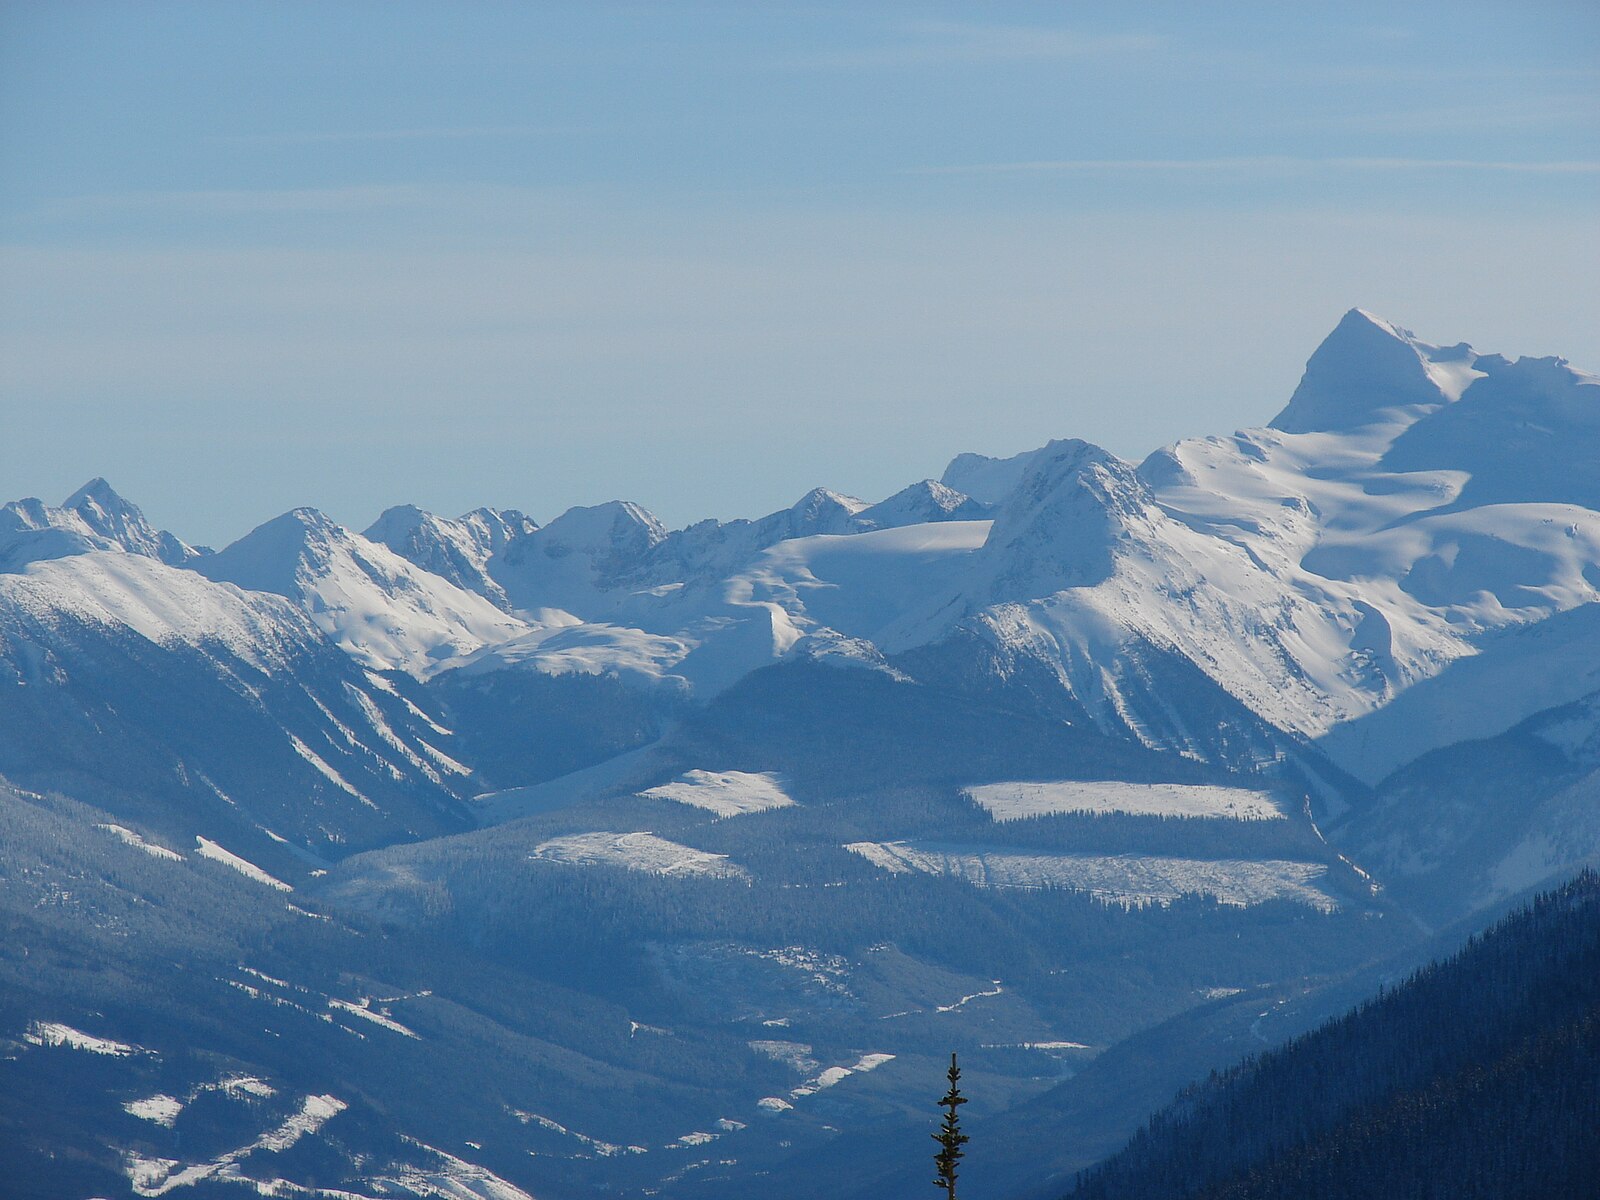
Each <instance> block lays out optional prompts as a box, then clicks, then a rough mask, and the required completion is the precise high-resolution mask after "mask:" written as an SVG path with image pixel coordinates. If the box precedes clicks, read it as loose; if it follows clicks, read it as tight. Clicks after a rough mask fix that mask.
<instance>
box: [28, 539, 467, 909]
mask: <svg viewBox="0 0 1600 1200" xmlns="http://www.w3.org/2000/svg"><path fill="white" fill-rule="evenodd" d="M0 678H3V679H4V680H5V681H6V686H4V687H0V727H3V728H4V729H6V730H7V731H9V732H8V735H7V736H5V737H0V772H4V773H5V774H7V775H9V776H11V777H12V778H13V779H14V780H16V781H17V782H19V783H22V784H23V785H24V786H29V787H33V788H36V789H53V790H59V791H63V792H67V793H69V794H72V795H75V796H78V797H80V798H83V799H87V800H90V801H92V802H94V803H96V804H99V805H101V806H103V807H105V808H107V809H108V810H110V811H112V812H114V813H116V814H118V815H119V816H124V817H127V818H129V819H134V820H138V821H141V822H143V823H145V824H146V825H147V826H148V827H150V828H152V829H154V830H156V831H157V832H159V833H161V834H163V835H166V836H168V837H171V838H173V839H175V841H176V842H178V843H179V844H181V845H182V846H186V847H193V846H194V844H195V839H196V838H197V837H202V836H203V837H207V838H209V839H212V840H213V841H215V842H217V843H219V844H221V845H223V846H226V847H227V848H229V850H230V851H232V852H234V853H237V854H241V855H243V856H245V857H246V858H248V859H249V860H250V861H252V862H255V863H258V864H260V865H262V866H264V867H265V868H266V869H267V870H268V872H269V873H271V874H274V875H277V876H280V877H290V878H293V877H295V876H298V875H300V874H303V873H304V872H305V871H306V870H307V869H308V863H309V865H315V864H316V862H317V861H318V859H319V857H337V856H339V855H341V854H344V853H348V852H349V850H350V849H352V848H355V847H361V846H372V845H378V844H384V843H387V842H391V841H394V840H397V839H401V838H414V837H419V836H429V835H432V834H437V833H440V832H445V831H449V830H452V829H457V828H460V827H461V825H462V824H463V823H464V821H465V819H466V818H465V813H464V810H463V809H462V808H461V806H460V802H459V799H458V794H459V791H460V789H461V785H462V782H463V780H464V776H465V774H466V770H465V768H463V767H462V766H461V765H460V764H459V763H457V762H456V761H455V760H454V759H453V758H452V757H451V755H450V753H449V751H448V749H447V747H448V746H449V745H450V736H449V733H448V731H447V730H445V729H444V728H443V727H442V726H439V725H438V724H437V723H436V722H435V721H433V720H432V719H431V718H429V717H428V715H427V714H426V712H425V711H424V710H423V709H421V708H420V707H418V704H417V701H418V700H421V699H422V697H421V696H420V695H417V696H416V698H415V699H412V698H409V697H408V696H407V695H406V694H405V692H406V691H407V690H411V689H409V688H407V687H406V686H405V685H403V684H401V683H400V682H399V681H396V680H390V679H386V678H384V677H381V676H377V675H373V674H369V673H368V672H365V671H363V670H362V669H360V668H359V667H358V666H356V664H355V663H353V662H352V661H351V659H350V658H349V656H347V655H345V654H343V653H341V652H340V651H338V650H337V649H335V648H334V647H333V646H331V645H329V644H328V643H327V641H326V640H325V639H324V638H323V636H322V635H321V633H320V632H319V631H318V630H317V629H316V627H315V626H314V625H313V624H312V622H311V620H310V619H309V618H308V617H307V616H306V615H305V614H304V613H302V612H301V611H300V610H299V609H297V608H296V607H294V606H293V605H292V604H290V603H289V602H288V601H287V600H285V599H282V598H280V597H277V596H271V595H265V594H262V593H252V592H244V591H241V590H240V589H238V588H236V587H233V586H231V585H227V584H216V583H212V582H210V581H208V580H206V579H204V578H202V577H201V576H200V575H198V574H196V573H195V572H193V571H188V570H181V569H177V568H173V567H167V566H164V565H162V564H161V563H159V562H156V561H155V560H153V559H149V558H144V557H141V556H138V555H133V554H125V553H113V552H99V553H93V554H83V555H76V556H73V557H70V558H64V559H60V560H56V561H51V562H43V563H35V564H32V565H30V566H29V567H28V568H27V569H26V570H25V571H24V572H22V573H20V574H12V575H0ZM297 855H298V857H297ZM306 856H310V857H309V859H308V858H307V857H306Z"/></svg>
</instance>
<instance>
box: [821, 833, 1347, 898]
mask: <svg viewBox="0 0 1600 1200" xmlns="http://www.w3.org/2000/svg"><path fill="white" fill-rule="evenodd" d="M845 849H846V850H849V851H851V852H852V853H855V854H859V855H861V857H863V858H865V859H866V860H867V861H868V862H871V863H873V864H875V865H876V866H879V867H882V868H883V869H884V870H886V871H889V872H891V873H895V874H906V873H909V872H913V871H920V872H922V873H924V874H927V875H953V876H956V877H957V878H960V879H965V880H966V881H967V882H969V883H971V884H972V885H973V886H974V887H995V888H1043V887H1062V888H1073V889H1076V890H1079V891H1085V892H1088V893H1090V894H1091V895H1093V896H1095V897H1097V898H1098V899H1101V900H1104V901H1107V902H1108V903H1112V904H1120V905H1122V906H1123V907H1125V908H1141V907H1144V906H1145V905H1149V904H1161V905H1166V904H1171V903H1172V902H1173V901H1174V900H1176V899H1177V898H1178V897H1179V896H1183V895H1187V894H1191V893H1201V894H1203V895H1207V896H1211V897H1213V898H1215V899H1217V900H1220V901H1222V902H1223V903H1224V904H1235V905H1240V906H1245V905H1250V904H1261V903H1264V902H1265V901H1268V900H1277V899H1288V900H1294V901H1296V902H1298V903H1301V904H1305V905H1308V906H1309V907H1311V908H1315V909H1318V910H1319V911H1322V912H1331V911H1333V910H1335V909H1337V908H1338V907H1339V904H1338V901H1336V900H1335V899H1334V898H1333V897H1332V896H1330V895H1329V894H1328V893H1326V892H1324V891H1322V890H1320V889H1319V888H1318V887H1316V886H1315V881H1317V880H1319V879H1321V878H1322V877H1323V876H1325V875H1326V874H1327V873H1328V868H1327V867H1325V866H1324V865H1322V864H1321V863H1311V862H1292V861H1289V860H1285V859H1262V860H1259V861H1257V860H1247V859H1221V860H1209V859H1190V858H1166V857H1159V856H1147V855H1096V854H1048V853H1046V854H1040V853H1024V852H1018V851H1013V850H996V849H989V848H985V847H980V846H951V845H942V844H938V843H933V842H852V843H850V844H849V845H847V846H846V847H845Z"/></svg>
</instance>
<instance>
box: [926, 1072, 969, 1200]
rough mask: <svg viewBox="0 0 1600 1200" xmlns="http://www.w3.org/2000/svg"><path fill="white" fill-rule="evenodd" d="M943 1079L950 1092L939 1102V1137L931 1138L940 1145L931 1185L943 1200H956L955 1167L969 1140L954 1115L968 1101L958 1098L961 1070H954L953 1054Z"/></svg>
mask: <svg viewBox="0 0 1600 1200" xmlns="http://www.w3.org/2000/svg"><path fill="white" fill-rule="evenodd" d="M946 1077H947V1078H948V1079H949V1080H950V1090H949V1091H948V1092H946V1093H945V1094H944V1099H942V1100H940V1101H939V1106H940V1107H941V1108H943V1109H944V1124H943V1125H942V1126H941V1127H940V1129H939V1132H938V1133H935V1134H931V1135H930V1136H931V1137H932V1138H933V1140H934V1141H936V1142H938V1143H939V1153H937V1154H935V1155H934V1156H933V1161H934V1163H935V1164H936V1165H937V1166H938V1168H939V1177H938V1178H937V1179H935V1180H934V1181H933V1185H934V1186H935V1187H941V1188H943V1189H944V1191H945V1198H946V1200H956V1164H957V1163H958V1162H960V1161H961V1158H962V1156H963V1155H964V1154H965V1153H966V1151H964V1150H963V1149H962V1148H961V1147H962V1146H963V1145H964V1144H965V1143H966V1142H967V1141H968V1140H969V1139H968V1137H967V1135H966V1134H964V1133H962V1132H961V1114H960V1113H958V1112H957V1111H956V1110H957V1109H958V1108H959V1107H960V1106H961V1105H963V1104H965V1103H966V1102H967V1098H966V1097H965V1096H963V1095H962V1094H961V1089H960V1087H959V1086H958V1084H959V1082H960V1080H961V1068H960V1067H958V1066H956V1056H955V1054H954V1053H952V1054H951V1055H950V1070H949V1072H947V1076H946Z"/></svg>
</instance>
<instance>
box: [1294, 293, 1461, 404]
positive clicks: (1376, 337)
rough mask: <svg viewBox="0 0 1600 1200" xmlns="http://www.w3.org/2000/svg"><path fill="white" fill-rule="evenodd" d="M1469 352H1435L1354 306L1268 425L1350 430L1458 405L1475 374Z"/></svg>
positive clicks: (1454, 349)
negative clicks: (1389, 414) (1400, 411)
mask: <svg viewBox="0 0 1600 1200" xmlns="http://www.w3.org/2000/svg"><path fill="white" fill-rule="evenodd" d="M1476 359H1477V356H1476V355H1475V354H1474V353H1473V350H1472V347H1470V346H1468V345H1466V344H1465V343H1461V344H1459V345H1456V346H1449V347H1444V346H1435V345H1432V344H1431V343H1429V342H1424V341H1422V340H1420V339H1419V338H1418V337H1417V336H1416V335H1415V334H1414V333H1412V332H1411V331H1410V330H1409V329H1404V328H1402V327H1401V326H1399V325H1396V324H1395V323H1394V322H1392V321H1388V320H1385V319H1384V318H1383V317H1379V316H1376V315H1375V314H1373V313H1370V312H1368V311H1367V310H1365V309H1362V308H1352V309H1351V310H1350V311H1349V312H1347V313H1345V314H1344V316H1343V317H1342V318H1341V319H1340V321H1339V324H1338V325H1337V326H1335V327H1334V330H1333V332H1332V333H1330V334H1329V335H1328V336H1327V337H1326V338H1324V339H1323V340H1322V344H1321V345H1319V346H1318V347H1317V349H1316V351H1315V352H1314V353H1313V354H1312V355H1311V357H1310V359H1308V360H1307V362H1306V370H1305V374H1304V375H1303V376H1302V377H1301V379H1300V384H1299V386H1298V387H1296V388H1295V390H1294V395H1293V396H1291V397H1290V398H1289V403H1288V405H1286V406H1285V407H1284V409H1283V411H1282V412H1280V413H1279V414H1278V415H1277V416H1276V417H1274V418H1273V419H1272V421H1271V422H1270V426H1271V428H1273V429H1278V430H1282V431H1283V432H1285V433H1328V432H1339V431H1343V430H1349V429H1356V428H1359V427H1361V426H1363V425H1368V424H1371V423H1372V422H1373V421H1375V420H1377V419H1380V417H1381V414H1382V413H1383V411H1384V410H1386V409H1393V408H1401V407H1406V406H1410V405H1440V404H1445V403H1448V402H1450V401H1452V400H1455V399H1458V398H1459V397H1460V395H1461V393H1462V391H1463V390H1464V389H1465V388H1466V386H1467V385H1468V384H1470V383H1471V381H1472V380H1473V379H1474V378H1477V377H1479V376H1481V374H1482V372H1481V371H1474V370H1473V364H1474V362H1475V361H1476Z"/></svg>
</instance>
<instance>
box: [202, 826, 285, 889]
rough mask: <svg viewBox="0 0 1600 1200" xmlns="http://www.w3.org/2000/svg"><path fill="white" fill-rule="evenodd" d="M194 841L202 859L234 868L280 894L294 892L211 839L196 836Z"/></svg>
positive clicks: (280, 881) (279, 880) (253, 864)
mask: <svg viewBox="0 0 1600 1200" xmlns="http://www.w3.org/2000/svg"><path fill="white" fill-rule="evenodd" d="M194 840H195V853H196V854H198V855H200V857H201V858H209V859H211V860H212V861H213V862H219V863H221V864H223V866H227V867H232V868H233V869H234V870H235V871H237V872H239V874H241V875H243V876H244V877H245V878H246V879H253V880H255V881H256V882H257V883H264V884H266V885H267V886H268V887H272V888H277V889H278V890H279V891H280V892H292V891H294V889H293V888H292V887H290V886H289V885H288V884H287V883H284V882H283V880H281V879H275V878H273V877H272V876H271V875H268V874H267V873H266V872H265V871H263V870H262V869H261V868H260V867H258V866H256V865H255V863H253V862H251V861H249V860H248V859H244V858H240V857H239V856H238V855H237V854H234V853H233V852H232V851H230V850H224V849H223V848H222V847H221V846H219V845H217V843H216V842H213V841H212V840H211V839H210V838H207V837H200V836H199V835H196V836H195V839H194Z"/></svg>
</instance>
